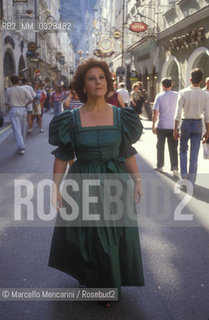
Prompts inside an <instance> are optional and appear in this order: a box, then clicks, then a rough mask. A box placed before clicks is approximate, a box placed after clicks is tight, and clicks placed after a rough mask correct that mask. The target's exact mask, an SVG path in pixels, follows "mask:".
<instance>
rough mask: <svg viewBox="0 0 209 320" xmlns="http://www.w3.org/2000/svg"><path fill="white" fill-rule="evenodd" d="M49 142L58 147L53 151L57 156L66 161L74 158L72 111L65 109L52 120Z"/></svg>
mask: <svg viewBox="0 0 209 320" xmlns="http://www.w3.org/2000/svg"><path fill="white" fill-rule="evenodd" d="M49 143H50V144H51V145H53V146H57V147H58V148H57V149H55V150H54V151H52V154H54V155H55V157H56V158H58V159H60V160H64V161H69V160H71V159H74V145H73V115H72V111H64V112H62V113H60V114H58V115H56V116H55V117H54V118H53V119H52V120H51V122H50V124H49Z"/></svg>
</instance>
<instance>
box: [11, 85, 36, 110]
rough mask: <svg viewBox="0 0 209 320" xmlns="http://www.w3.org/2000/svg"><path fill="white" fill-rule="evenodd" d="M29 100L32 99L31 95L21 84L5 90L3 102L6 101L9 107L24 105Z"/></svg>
mask: <svg viewBox="0 0 209 320" xmlns="http://www.w3.org/2000/svg"><path fill="white" fill-rule="evenodd" d="M29 100H33V97H32V95H31V94H30V93H29V92H28V90H26V89H25V88H23V87H21V86H12V87H10V88H7V90H6V95H5V103H7V104H8V105H9V106H10V108H12V107H25V105H26V103H27V102H28V101H29Z"/></svg>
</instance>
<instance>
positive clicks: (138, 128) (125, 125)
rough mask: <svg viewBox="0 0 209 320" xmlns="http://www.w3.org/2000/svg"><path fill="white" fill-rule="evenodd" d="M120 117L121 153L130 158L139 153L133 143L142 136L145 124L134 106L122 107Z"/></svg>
mask: <svg viewBox="0 0 209 320" xmlns="http://www.w3.org/2000/svg"><path fill="white" fill-rule="evenodd" d="M120 119H121V128H122V142H121V146H120V155H121V156H122V157H125V158H128V157H131V156H133V155H134V154H136V153H137V151H136V149H135V148H134V147H132V144H133V143H136V142H137V141H138V140H139V138H140V137H141V134H142V130H143V126H142V123H141V121H140V119H139V116H138V114H136V113H135V111H134V110H133V109H132V108H121V109H120Z"/></svg>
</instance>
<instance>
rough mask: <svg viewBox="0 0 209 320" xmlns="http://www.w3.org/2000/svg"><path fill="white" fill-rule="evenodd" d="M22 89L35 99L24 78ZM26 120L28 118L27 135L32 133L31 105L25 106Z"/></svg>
mask: <svg viewBox="0 0 209 320" xmlns="http://www.w3.org/2000/svg"><path fill="white" fill-rule="evenodd" d="M22 88H25V89H26V90H27V91H28V92H29V93H30V95H31V96H32V97H33V99H34V98H35V96H36V94H35V92H34V90H33V87H32V86H30V85H29V84H28V81H27V79H26V78H23V79H22ZM27 118H28V134H31V132H32V131H33V103H30V104H29V105H28V106H27Z"/></svg>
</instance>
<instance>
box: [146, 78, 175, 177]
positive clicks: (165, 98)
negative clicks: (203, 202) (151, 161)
mask: <svg viewBox="0 0 209 320" xmlns="http://www.w3.org/2000/svg"><path fill="white" fill-rule="evenodd" d="M161 84H162V88H163V92H162V93H159V94H158V95H157V96H156V98H155V101H154V105H153V119H152V132H153V133H154V134H157V146H156V147H157V167H156V168H155V170H157V171H160V172H163V167H164V153H165V140H166V139H167V142H168V150H169V155H170V164H171V171H172V172H173V175H174V176H178V153H177V148H178V139H174V137H173V129H174V115H175V111H176V103H177V98H178V93H177V92H175V91H172V87H173V82H172V80H171V78H164V79H162V82H161ZM158 119H159V121H158V123H157V120H158ZM156 124H157V127H156Z"/></svg>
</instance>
